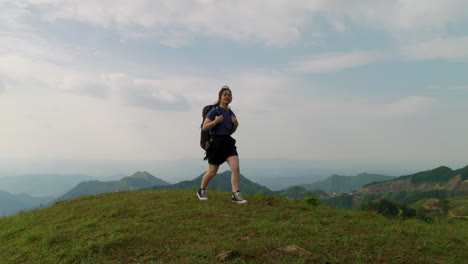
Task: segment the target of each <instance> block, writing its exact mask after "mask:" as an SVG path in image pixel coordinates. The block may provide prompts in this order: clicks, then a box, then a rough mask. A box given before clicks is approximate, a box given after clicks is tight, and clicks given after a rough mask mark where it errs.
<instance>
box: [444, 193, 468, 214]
mask: <svg viewBox="0 0 468 264" xmlns="http://www.w3.org/2000/svg"><path fill="white" fill-rule="evenodd" d="M447 201H448V208H449V209H450V210H451V211H452V213H453V214H454V215H457V216H468V196H464V197H456V198H451V199H448V200H447Z"/></svg>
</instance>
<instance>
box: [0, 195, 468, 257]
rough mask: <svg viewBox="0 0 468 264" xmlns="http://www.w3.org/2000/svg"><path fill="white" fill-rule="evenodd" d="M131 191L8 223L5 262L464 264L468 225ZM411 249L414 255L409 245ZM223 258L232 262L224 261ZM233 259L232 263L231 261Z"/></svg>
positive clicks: (264, 199)
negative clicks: (428, 222) (431, 223)
mask: <svg viewBox="0 0 468 264" xmlns="http://www.w3.org/2000/svg"><path fill="white" fill-rule="evenodd" d="M245 196H246V199H248V200H249V203H248V204H235V203H232V202H231V201H230V193H229V192H220V191H211V192H210V200H209V201H199V200H198V199H197V198H196V196H195V195H194V190H148V191H123V192H116V193H106V194H100V195H92V196H83V197H80V198H77V199H75V200H68V201H61V202H59V203H56V204H54V205H53V206H51V207H49V208H45V209H38V210H34V211H30V212H24V213H20V214H19V215H17V216H14V217H8V218H3V219H0V252H2V254H1V255H0V263H24V264H29V263H34V264H42V263H44V264H45V263H148V264H149V263H218V262H220V261H225V262H227V263H327V262H328V263H357V262H362V263H462V262H463V260H464V259H465V257H466V254H465V251H464V250H465V249H466V241H468V237H467V236H468V234H466V232H463V231H462V230H466V228H467V227H468V226H467V222H460V223H458V224H451V225H442V224H440V225H437V228H434V226H433V225H429V224H427V223H425V222H422V221H417V220H411V221H401V220H389V219H386V218H384V217H382V216H380V215H377V214H375V213H370V212H364V211H349V210H341V209H334V208H330V207H327V206H318V207H311V206H308V205H307V204H305V203H303V202H299V201H285V200H281V199H277V198H275V197H272V196H258V195H255V196H254V195H245ZM408 245H412V246H408ZM223 254H224V255H223ZM223 256H224V257H223Z"/></svg>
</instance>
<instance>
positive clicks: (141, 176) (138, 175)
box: [130, 171, 156, 179]
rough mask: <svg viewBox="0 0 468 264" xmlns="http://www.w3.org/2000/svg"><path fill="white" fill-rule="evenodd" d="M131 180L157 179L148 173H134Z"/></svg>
mask: <svg viewBox="0 0 468 264" xmlns="http://www.w3.org/2000/svg"><path fill="white" fill-rule="evenodd" d="M130 178H136V179H149V178H156V177H154V176H153V175H151V173H149V172H147V171H137V172H135V173H133V174H132V175H131V176H130Z"/></svg>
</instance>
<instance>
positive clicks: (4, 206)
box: [0, 190, 53, 217]
mask: <svg viewBox="0 0 468 264" xmlns="http://www.w3.org/2000/svg"><path fill="white" fill-rule="evenodd" d="M52 199H53V197H33V196H30V195H27V194H24V193H23V194H11V193H9V192H6V191H1V190H0V217H4V216H10V215H14V214H16V213H17V212H18V210H29V209H32V208H33V207H35V206H37V205H40V204H46V203H48V202H49V201H51V200H52Z"/></svg>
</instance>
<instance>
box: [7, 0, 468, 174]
mask: <svg viewBox="0 0 468 264" xmlns="http://www.w3.org/2000/svg"><path fill="white" fill-rule="evenodd" d="M466 10H468V1H465V0H445V1H440V0H382V1H373V0H355V1H347V0H323V1H322V0H294V1H286V0H285V1H276V0H275V1H274V0H269V1H262V0H237V1H232V0H218V1H216V0H160V1H157V0H132V1H123V0H80V1H77V0H24V1H8V0H0V122H1V127H0V146H1V148H0V159H1V160H3V162H5V161H9V160H37V159H42V160H55V159H98V160H122V161H125V160H175V159H186V158H190V159H191V158H197V159H198V158H201V157H202V155H203V151H202V149H201V148H200V147H199V133H200V131H199V127H200V123H201V121H202V120H201V109H202V107H203V106H205V105H207V104H210V103H213V102H214V101H215V100H216V97H217V93H218V91H219V89H220V88H221V87H222V86H223V85H229V86H230V87H231V89H232V92H233V96H234V98H233V102H232V104H231V107H232V109H233V110H234V112H235V113H236V114H237V117H238V119H239V123H240V126H239V130H238V132H236V134H235V138H236V139H237V141H238V149H239V153H240V156H241V159H242V158H261V159H267V158H288V159H293V160H311V161H328V162H332V163H333V162H336V164H339V163H354V164H357V165H359V164H371V163H377V164H383V165H385V164H386V165H387V166H402V167H404V166H409V165H410V164H418V166H421V167H422V168H427V169H429V168H433V167H436V166H439V165H447V166H451V167H452V168H454V169H455V168H459V167H462V166H466V165H467V164H468V159H467V158H468V155H467V153H468V152H467V150H468V122H467V117H466V116H467V112H468V74H467V72H468V16H466Z"/></svg>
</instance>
